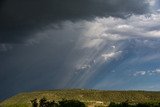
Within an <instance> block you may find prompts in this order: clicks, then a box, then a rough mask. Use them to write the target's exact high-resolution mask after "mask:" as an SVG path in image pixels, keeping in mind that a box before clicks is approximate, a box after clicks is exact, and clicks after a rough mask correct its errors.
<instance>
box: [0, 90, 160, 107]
mask: <svg viewBox="0 0 160 107" xmlns="http://www.w3.org/2000/svg"><path fill="white" fill-rule="evenodd" d="M44 97H45V98H46V99H47V100H49V101H52V100H54V101H55V102H57V101H60V100H62V99H67V100H78V101H81V102H83V103H84V104H85V105H86V106H87V107H107V106H108V105H109V104H110V103H111V102H115V103H117V104H119V103H122V102H126V101H127V103H129V104H137V103H158V102H160V92H149V91H100V90H83V89H73V90H53V91H52V90H50V91H35V92H27V93H20V94H18V95H16V96H13V97H11V98H8V99H6V100H4V101H3V102H2V103H0V107H32V103H31V100H33V99H35V98H36V99H37V100H38V101H39V100H40V99H42V98H44Z"/></svg>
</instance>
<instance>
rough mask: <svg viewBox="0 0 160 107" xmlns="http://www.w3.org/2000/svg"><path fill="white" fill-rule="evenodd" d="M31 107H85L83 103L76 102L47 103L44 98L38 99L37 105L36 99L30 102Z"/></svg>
mask: <svg viewBox="0 0 160 107" xmlns="http://www.w3.org/2000/svg"><path fill="white" fill-rule="evenodd" d="M31 103H32V107H86V106H85V104H84V103H83V102H80V101H78V100H66V99H62V100H61V101H58V102H55V101H54V100H53V101H47V99H46V98H42V99H40V101H39V103H38V101H37V99H34V100H31Z"/></svg>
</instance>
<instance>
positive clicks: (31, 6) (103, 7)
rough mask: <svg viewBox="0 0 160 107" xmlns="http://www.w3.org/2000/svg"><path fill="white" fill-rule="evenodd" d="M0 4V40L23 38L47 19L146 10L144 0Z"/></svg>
mask: <svg viewBox="0 0 160 107" xmlns="http://www.w3.org/2000/svg"><path fill="white" fill-rule="evenodd" d="M2 3H3V4H2ZM0 6H1V7H0V16H1V17H0V43H12V42H13V43H16V42H23V40H25V39H26V38H27V37H28V35H30V33H34V31H35V30H37V29H38V30H39V29H40V28H43V27H44V26H46V25H48V24H50V23H57V22H61V21H65V20H71V21H76V20H90V19H92V18H95V17H107V16H113V17H121V18H125V17H127V16H128V15H130V14H144V13H146V12H148V11H149V3H148V2H147V0H125V1H124V0H45V1H44V0H34V1H33V0H14V1H13V0H3V2H1V5H0ZM40 30H41V29H40Z"/></svg>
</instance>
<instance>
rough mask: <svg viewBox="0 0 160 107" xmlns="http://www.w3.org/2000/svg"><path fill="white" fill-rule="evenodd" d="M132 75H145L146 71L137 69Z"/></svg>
mask: <svg viewBox="0 0 160 107" xmlns="http://www.w3.org/2000/svg"><path fill="white" fill-rule="evenodd" d="M133 75H134V76H144V75H146V71H137V72H136V73H134V74H133Z"/></svg>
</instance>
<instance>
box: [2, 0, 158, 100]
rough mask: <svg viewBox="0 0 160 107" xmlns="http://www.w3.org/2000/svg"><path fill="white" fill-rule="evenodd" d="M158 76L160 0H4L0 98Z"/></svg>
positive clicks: (136, 84)
mask: <svg viewBox="0 0 160 107" xmlns="http://www.w3.org/2000/svg"><path fill="white" fill-rule="evenodd" d="M159 81H160V0H1V1H0V84H1V87H0V99H5V98H8V97H10V96H13V95H15V94H17V93H21V92H29V91H35V90H52V89H66V88H67V89H70V88H85V89H99V90H149V91H159V90H160V83H159Z"/></svg>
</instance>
